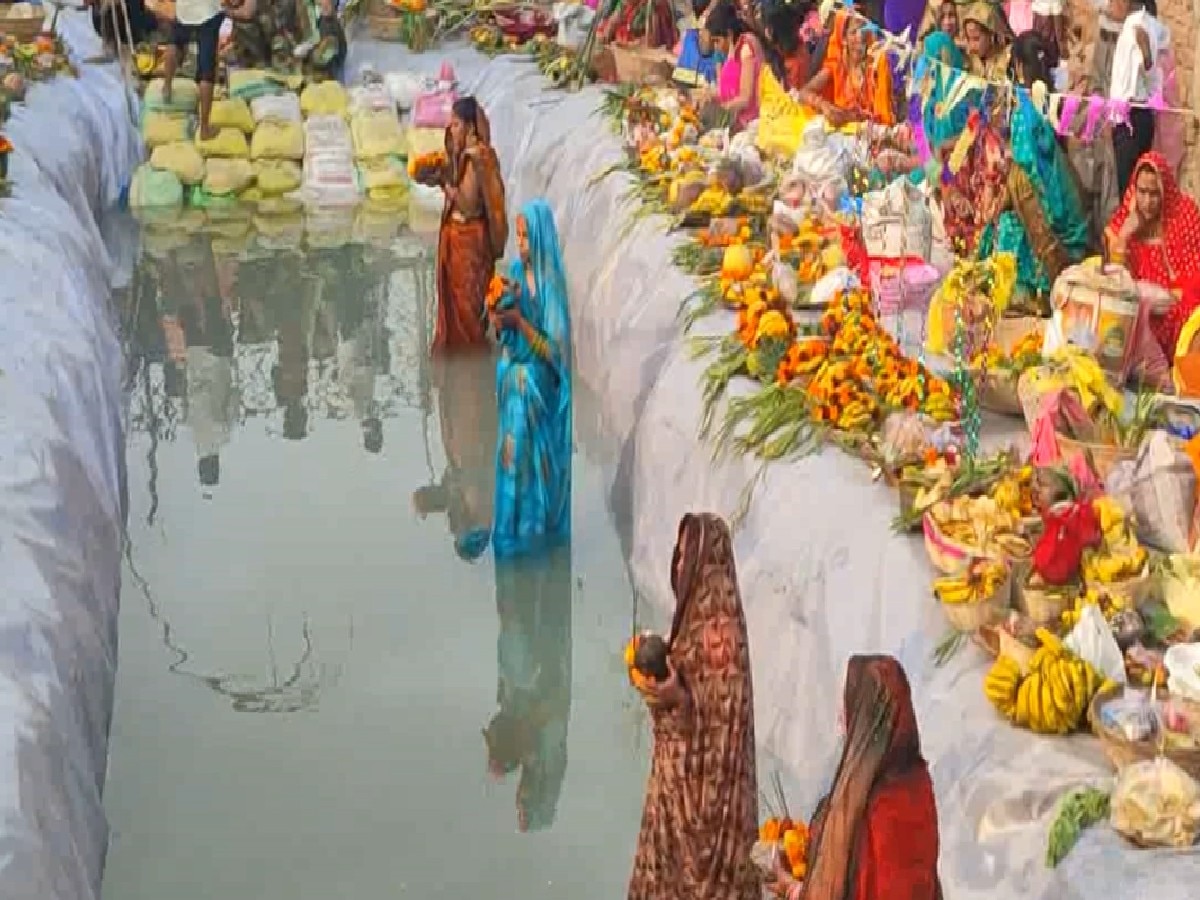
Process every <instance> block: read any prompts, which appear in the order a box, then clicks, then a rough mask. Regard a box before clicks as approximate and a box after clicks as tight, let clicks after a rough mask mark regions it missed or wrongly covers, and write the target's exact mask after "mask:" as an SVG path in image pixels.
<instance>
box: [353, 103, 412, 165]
mask: <svg viewBox="0 0 1200 900" xmlns="http://www.w3.org/2000/svg"><path fill="white" fill-rule="evenodd" d="M350 134H351V136H352V138H353V140H354V155H355V156H356V157H358V158H359V159H360V160H362V159H371V158H372V157H377V156H403V155H404V149H405V143H404V133H403V132H402V131H401V130H400V120H399V119H398V118H396V114H395V113H394V112H391V111H390V110H388V111H379V112H368V113H359V114H358V115H356V116H355V117H354V118H353V119H351V121H350Z"/></svg>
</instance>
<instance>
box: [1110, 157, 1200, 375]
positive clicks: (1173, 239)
mask: <svg viewBox="0 0 1200 900" xmlns="http://www.w3.org/2000/svg"><path fill="white" fill-rule="evenodd" d="M1146 169H1150V170H1152V171H1153V172H1154V173H1155V174H1157V175H1158V181H1159V184H1160V185H1162V212H1161V235H1162V236H1161V238H1160V239H1159V240H1150V241H1148V240H1140V239H1136V238H1135V239H1132V240H1130V241H1129V244H1128V246H1127V247H1126V257H1125V265H1126V267H1127V268H1128V269H1129V273H1130V274H1131V275H1133V277H1134V278H1135V279H1137V280H1138V281H1149V282H1151V283H1153V284H1157V285H1158V286H1159V287H1163V288H1166V289H1167V290H1171V291H1183V292H1184V294H1185V296H1184V297H1183V298H1181V299H1180V301H1179V302H1177V303H1176V304H1175V305H1174V306H1173V307H1171V310H1170V311H1169V312H1168V313H1166V315H1163V316H1161V317H1151V319H1150V328H1151V330H1152V331H1153V332H1154V336H1155V337H1156V338H1157V339H1158V343H1159V344H1160V345H1161V347H1162V349H1163V352H1164V353H1165V354H1166V355H1167V359H1168V360H1171V359H1174V357H1175V345H1176V343H1177V342H1178V341H1179V330H1180V329H1181V328H1182V327H1183V325H1184V323H1185V322H1187V320H1188V317H1189V316H1191V314H1192V312H1193V311H1194V310H1195V309H1196V308H1197V306H1200V292H1197V291H1196V290H1194V289H1192V288H1194V287H1195V285H1196V283H1197V281H1198V280H1200V208H1198V207H1197V205H1196V201H1195V200H1193V199H1192V198H1191V197H1189V196H1188V195H1187V194H1185V193H1183V192H1182V191H1181V190H1180V189H1179V183H1178V182H1177V181H1176V180H1175V174H1174V172H1172V170H1171V166H1170V164H1169V163H1168V162H1167V160H1166V158H1165V157H1164V156H1163V155H1162V154H1161V153H1158V152H1156V151H1151V152H1149V153H1144V154H1142V157H1141V159H1139V160H1138V162H1137V166H1136V167H1135V168H1134V175H1133V178H1131V179H1130V180H1129V187H1127V188H1126V189H1125V196H1124V197H1123V198H1122V200H1121V205H1120V206H1118V207H1117V210H1116V212H1114V213H1113V217H1112V220H1111V221H1110V222H1109V223H1108V229H1107V230H1108V237H1109V240H1110V241H1111V240H1113V238H1114V237H1115V236H1116V235H1117V234H1118V233H1119V232H1120V231H1121V227H1122V226H1123V225H1124V224H1125V221H1126V220H1127V219H1128V218H1129V212H1130V210H1131V209H1133V206H1134V202H1135V195H1136V193H1137V176H1138V174H1139V173H1141V172H1143V171H1145V170H1146Z"/></svg>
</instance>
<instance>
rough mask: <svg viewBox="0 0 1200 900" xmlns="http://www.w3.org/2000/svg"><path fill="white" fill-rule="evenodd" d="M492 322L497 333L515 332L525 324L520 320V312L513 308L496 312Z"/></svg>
mask: <svg viewBox="0 0 1200 900" xmlns="http://www.w3.org/2000/svg"><path fill="white" fill-rule="evenodd" d="M494 321H495V323H496V329H497V330H498V331H499V330H506V331H516V330H517V329H519V328H520V327H521V326H522V325H523V324H524V323H525V320H524V319H523V318H521V310H519V309H517V308H516V307H515V306H513V307H509V308H508V309H498V310H496V312H495V314H494Z"/></svg>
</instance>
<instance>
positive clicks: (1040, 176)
mask: <svg viewBox="0 0 1200 900" xmlns="http://www.w3.org/2000/svg"><path fill="white" fill-rule="evenodd" d="M1012 55H1013V64H1014V68H1015V69H1016V76H1017V81H1018V83H1019V84H1021V85H1023V86H1024V87H1025V88H1026V90H1025V91H1018V92H1017V103H1016V109H1015V110H1014V112H1013V117H1012V131H1011V135H1010V140H1011V143H1012V148H1011V154H1010V155H1011V158H1010V162H1009V167H1008V173H1007V176H1006V177H1005V179H1004V184H1003V190H1002V191H1000V192H999V193H998V195H997V197H996V200H995V205H994V208H992V209H984V210H983V213H984V221H988V222H990V223H994V224H989V225H988V226H987V227H986V228H985V229H984V231H983V234H982V235H981V236H980V241H979V255H980V256H981V257H982V256H987V255H989V254H991V253H1012V254H1013V255H1014V256H1015V257H1016V258H1017V292H1018V295H1023V296H1024V297H1025V298H1036V299H1039V300H1041V299H1044V298H1046V297H1047V296H1048V295H1049V293H1050V288H1051V287H1052V286H1053V284H1054V280H1055V279H1056V278H1057V277H1058V276H1059V274H1060V273H1061V272H1062V270H1063V269H1065V268H1067V266H1070V265H1072V264H1074V263H1077V262H1079V261H1080V260H1082V259H1083V258H1084V255H1085V254H1086V253H1087V244H1088V227H1087V218H1086V216H1084V213H1083V204H1082V203H1081V201H1080V195H1079V188H1078V185H1077V184H1076V182H1075V173H1074V171H1073V170H1072V169H1071V166H1070V163H1069V162H1068V160H1067V154H1066V152H1065V151H1064V150H1063V149H1062V147H1061V145H1060V144H1059V143H1058V136H1057V135H1056V134H1055V133H1054V129H1053V128H1052V127H1051V125H1050V123H1049V122H1048V121H1047V120H1046V118H1045V117H1044V116H1043V115H1042V114H1041V113H1040V112H1038V109H1037V107H1036V106H1035V105H1034V103H1033V100H1032V97H1031V95H1030V93H1029V89H1031V88H1032V87H1033V85H1034V84H1036V83H1037V82H1038V81H1041V82H1043V83H1044V84H1046V85H1049V84H1051V83H1052V80H1051V76H1050V66H1049V60H1050V53H1049V50H1048V49H1047V47H1046V44H1045V41H1044V39H1043V38H1042V37H1041V35H1039V34H1037V33H1036V32H1033V31H1028V32H1026V33H1025V34H1023V35H1021V36H1020V37H1019V38H1017V40H1016V41H1015V42H1014V44H1013V49H1012Z"/></svg>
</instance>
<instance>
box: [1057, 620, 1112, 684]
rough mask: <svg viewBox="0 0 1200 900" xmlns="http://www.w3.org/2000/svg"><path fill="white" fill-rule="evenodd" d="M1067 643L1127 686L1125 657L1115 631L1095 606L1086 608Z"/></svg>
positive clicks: (1084, 658) (1108, 674) (1105, 672)
mask: <svg viewBox="0 0 1200 900" xmlns="http://www.w3.org/2000/svg"><path fill="white" fill-rule="evenodd" d="M1063 644H1064V645H1065V646H1066V647H1067V649H1069V650H1070V651H1071V652H1072V653H1074V654H1075V655H1076V656H1078V657H1079V658H1080V659H1082V660H1086V661H1087V662H1089V663H1091V664H1092V668H1093V669H1095V670H1096V671H1097V672H1099V673H1100V674H1101V675H1103V676H1104V677H1105V678H1108V679H1110V680H1111V681H1115V682H1116V683H1117V684H1125V657H1124V656H1123V655H1122V653H1121V648H1120V647H1119V646H1117V639H1116V638H1114V637H1113V633H1112V628H1110V627H1109V624H1108V622H1106V621H1105V619H1104V614H1103V613H1102V612H1100V607H1099V606H1096V605H1095V604H1094V603H1092V604H1088V605H1086V606H1084V608H1083V613H1082V614H1081V615H1080V617H1079V621H1078V622H1077V623H1076V625H1075V627H1074V628H1072V629H1071V633H1070V634H1068V635H1067V637H1066V639H1065V640H1064V641H1063Z"/></svg>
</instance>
